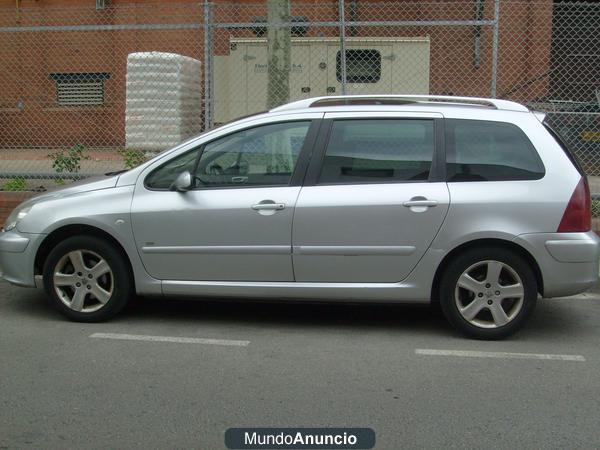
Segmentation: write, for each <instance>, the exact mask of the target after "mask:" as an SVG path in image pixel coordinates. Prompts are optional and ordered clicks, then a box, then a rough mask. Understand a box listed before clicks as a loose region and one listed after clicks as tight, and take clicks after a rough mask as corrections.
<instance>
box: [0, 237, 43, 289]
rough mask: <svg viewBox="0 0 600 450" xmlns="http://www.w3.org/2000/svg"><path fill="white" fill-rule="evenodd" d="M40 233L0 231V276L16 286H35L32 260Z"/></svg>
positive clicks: (33, 259)
mask: <svg viewBox="0 0 600 450" xmlns="http://www.w3.org/2000/svg"><path fill="white" fill-rule="evenodd" d="M41 236H43V235H41V234H27V233H19V232H18V231H16V230H12V231H7V232H0V274H1V275H0V276H1V277H2V278H4V279H5V280H6V281H8V282H9V283H12V284H16V285H17V286H25V287H35V277H34V261H35V251H36V249H37V247H38V245H37V244H38V239H39V238H40V237H41Z"/></svg>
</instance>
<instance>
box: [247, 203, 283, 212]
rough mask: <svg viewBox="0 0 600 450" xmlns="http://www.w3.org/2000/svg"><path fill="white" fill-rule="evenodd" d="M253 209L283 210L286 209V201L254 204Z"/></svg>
mask: <svg viewBox="0 0 600 450" xmlns="http://www.w3.org/2000/svg"><path fill="white" fill-rule="evenodd" d="M252 209H253V210H254V211H262V210H266V211H281V210H282V209H285V203H258V204H256V205H252Z"/></svg>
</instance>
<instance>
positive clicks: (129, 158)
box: [119, 148, 146, 169]
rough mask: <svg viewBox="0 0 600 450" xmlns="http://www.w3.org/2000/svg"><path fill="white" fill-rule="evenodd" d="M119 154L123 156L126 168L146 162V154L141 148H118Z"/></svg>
mask: <svg viewBox="0 0 600 450" xmlns="http://www.w3.org/2000/svg"><path fill="white" fill-rule="evenodd" d="M119 155H121V156H122V157H123V162H124V163H125V168H126V169H133V168H134V167H137V166H139V165H140V164H143V163H145V162H146V155H144V152H143V151H141V150H133V149H130V148H129V149H125V150H119Z"/></svg>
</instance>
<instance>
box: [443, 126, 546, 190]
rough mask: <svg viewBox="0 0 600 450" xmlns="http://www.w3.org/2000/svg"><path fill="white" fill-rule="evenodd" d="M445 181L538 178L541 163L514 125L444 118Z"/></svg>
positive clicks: (540, 172)
mask: <svg viewBox="0 0 600 450" xmlns="http://www.w3.org/2000/svg"><path fill="white" fill-rule="evenodd" d="M446 161H447V177H448V181H455V182H456V181H509V180H538V179H540V178H542V177H543V176H544V165H543V163H542V160H541V159H540V157H539V155H538V154H537V151H536V150H535V148H534V147H533V144H532V143H531V141H529V139H528V138H527V136H526V135H525V133H523V131H522V130H521V129H520V128H519V127H517V126H516V125H513V124H510V123H504V122H491V121H483V120H463V119H448V120H446Z"/></svg>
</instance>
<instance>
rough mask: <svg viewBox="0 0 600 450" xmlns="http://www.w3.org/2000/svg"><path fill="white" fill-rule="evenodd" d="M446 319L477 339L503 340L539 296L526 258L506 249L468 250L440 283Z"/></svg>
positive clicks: (518, 327) (518, 324) (517, 327)
mask: <svg viewBox="0 0 600 450" xmlns="http://www.w3.org/2000/svg"><path fill="white" fill-rule="evenodd" d="M439 295H440V306H441V307H442V311H443V312H444V315H445V317H446V319H447V320H448V321H449V322H450V324H452V325H453V326H454V327H455V328H456V329H458V330H459V331H460V332H462V333H463V334H466V335H467V336H469V337H473V338H476V339H502V338H505V337H508V336H510V335H512V334H513V333H515V332H516V331H518V330H519V329H520V328H521V327H522V326H523V325H524V324H525V322H526V321H527V319H528V318H529V317H530V315H531V313H532V312H533V310H534V308H535V303H536V300H537V284H536V279H535V275H534V273H533V271H532V269H531V267H530V266H529V264H528V263H527V261H525V260H524V259H523V258H522V257H520V256H519V255H517V254H516V253H514V252H512V251H510V250H506V249H503V248H492V247H489V248H478V249H471V250H467V251H465V252H464V253H463V254H461V255H459V256H458V257H457V258H455V259H454V260H453V261H451V262H450V264H449V265H448V267H447V268H446V271H445V273H444V275H443V276H442V280H441V283H440V293H439Z"/></svg>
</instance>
